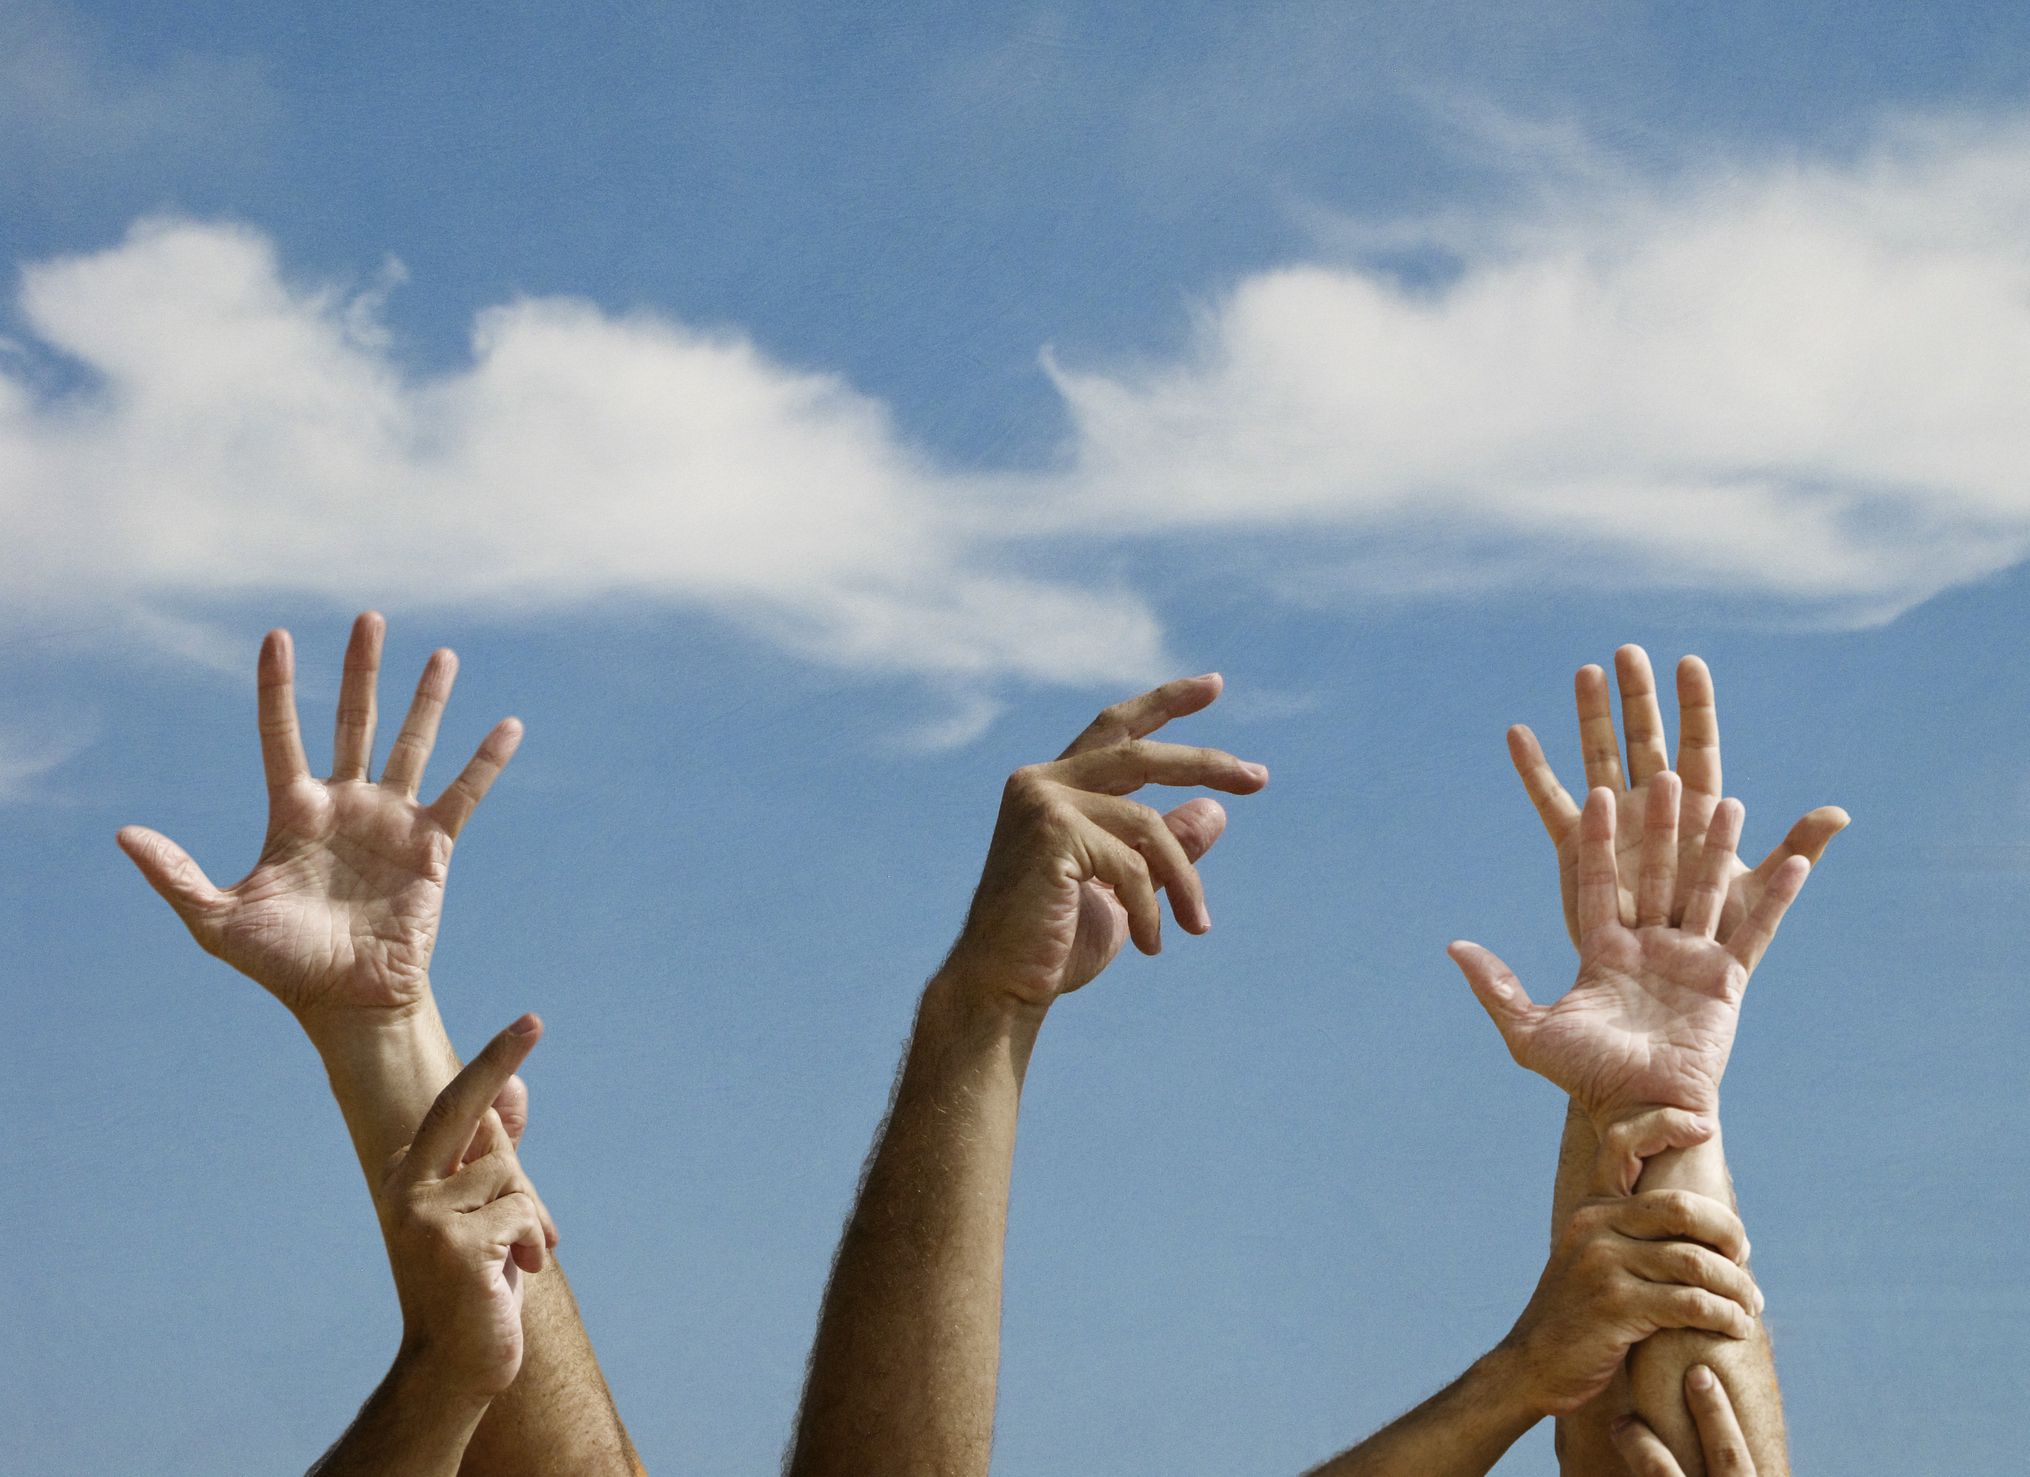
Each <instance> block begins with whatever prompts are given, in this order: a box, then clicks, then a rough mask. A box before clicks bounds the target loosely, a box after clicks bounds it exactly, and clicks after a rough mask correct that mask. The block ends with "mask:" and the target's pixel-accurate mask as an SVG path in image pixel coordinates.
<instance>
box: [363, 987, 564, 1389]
mask: <svg viewBox="0 0 2030 1477" xmlns="http://www.w3.org/2000/svg"><path fill="white" fill-rule="evenodd" d="M542 1029H543V1027H542V1022H541V1021H539V1020H538V1019H537V1018H536V1017H535V1016H533V1015H525V1016H523V1017H522V1018H521V1019H520V1020H518V1021H516V1022H515V1023H514V1024H513V1025H512V1026H510V1027H508V1029H507V1030H505V1031H503V1032H501V1033H500V1034H499V1035H498V1036H496V1037H494V1038H493V1040H492V1041H490V1042H488V1043H487V1045H486V1048H485V1049H484V1050H483V1051H481V1052H480V1054H479V1055H478V1056H476V1057H474V1058H473V1059H472V1062H471V1063H470V1065H468V1066H467V1067H466V1068H465V1069H464V1070H463V1071H462V1072H460V1073H459V1074H458V1075H457V1076H456V1077H454V1078H453V1079H452V1080H451V1083H450V1085H449V1086H447V1087H446V1088H445V1089H444V1091H443V1092H442V1093H440V1094H439V1095H438V1097H437V1101H436V1102H435V1103H433V1104H432V1105H431V1107H430V1111H429V1112H428V1113H426V1114H425V1115H424V1117H423V1122H422V1123H421V1124H420V1125H419V1126H418V1127H417V1129H416V1137H415V1139H414V1140H413V1141H412V1142H411V1143H410V1144H409V1146H408V1147H407V1148H405V1149H402V1150H398V1151H397V1152H396V1154H395V1155H394V1156H393V1159H392V1161H391V1162H390V1165H389V1168H388V1173H387V1177H386V1178H385V1179H384V1180H383V1181H382V1183H381V1186H380V1190H379V1193H378V1194H377V1195H376V1196H375V1204H376V1206H377V1208H378V1209H379V1211H380V1217H381V1228H382V1232H383V1234H384V1235H385V1237H386V1239H387V1245H388V1260H389V1263H390V1264H391V1265H392V1267H393V1269H394V1274H395V1293H396V1296H397V1297H398V1298H399V1299H400V1301H401V1305H402V1326H403V1332H402V1344H403V1350H404V1358H405V1359H407V1360H409V1361H410V1362H411V1363H412V1364H414V1365H419V1366H421V1368H422V1369H423V1370H424V1371H426V1372H427V1374H428V1376H429V1378H430V1380H431V1381H432V1382H433V1383H435V1384H437V1385H438V1386H439V1387H440V1388H441V1389H442V1390H443V1391H444V1392H445V1393H446V1394H447V1395H453V1396H458V1397H470V1396H492V1395H497V1394H499V1393H500V1392H501V1391H502V1390H505V1389H506V1388H507V1387H508V1386H509V1385H510V1384H512V1383H513V1382H514V1378H515V1375H516V1374H517V1373H518V1372H519V1371H520V1369H521V1361H522V1274H523V1273H524V1272H540V1271H542V1270H543V1268H544V1265H545V1253H546V1252H547V1250H548V1249H549V1248H550V1247H553V1246H555V1245H556V1244H557V1231H556V1226H555V1225H554V1224H553V1223H552V1222H551V1220H550V1215H549V1212H548V1211H547V1210H546V1209H545V1208H544V1207H543V1203H542V1201H541V1199H539V1198H538V1197H537V1195H536V1191H535V1187H534V1186H533V1185H531V1184H530V1183H529V1179H528V1176H527V1175H525V1174H524V1173H523V1172H522V1168H521V1164H520V1162H519V1160H517V1158H516V1157H515V1150H514V1145H513V1143H512V1141H511V1135H510V1134H509V1132H508V1130H507V1129H506V1128H505V1127H503V1125H502V1123H501V1119H500V1116H499V1113H498V1111H497V1109H498V1107H499V1106H500V1105H501V1104H502V1102H503V1101H504V1100H506V1099H511V1098H514V1097H516V1094H515V1093H514V1092H513V1089H512V1088H511V1086H510V1084H511V1081H512V1080H513V1074H514V1071H515V1068H516V1067H518V1066H520V1065H521V1063H522V1060H523V1059H524V1058H525V1057H527V1056H528V1054H529V1052H530V1051H531V1050H533V1049H534V1047H535V1044H536V1042H537V1041H538V1040H539V1039H540V1038H541V1035H542ZM519 1102H520V1104H521V1107H522V1110H523V1111H524V1112H525V1111H526V1104H527V1097H526V1093H525V1092H524V1093H523V1094H521V1095H520V1096H519Z"/></svg>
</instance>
